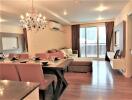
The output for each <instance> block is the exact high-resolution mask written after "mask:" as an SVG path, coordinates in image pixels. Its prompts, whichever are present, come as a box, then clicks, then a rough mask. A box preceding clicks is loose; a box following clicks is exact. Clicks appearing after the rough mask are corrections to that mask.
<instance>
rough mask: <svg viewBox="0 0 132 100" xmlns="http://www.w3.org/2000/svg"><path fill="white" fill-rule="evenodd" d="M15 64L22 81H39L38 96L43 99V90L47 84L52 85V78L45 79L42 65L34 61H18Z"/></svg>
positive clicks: (46, 87)
mask: <svg viewBox="0 0 132 100" xmlns="http://www.w3.org/2000/svg"><path fill="white" fill-rule="evenodd" d="M16 66H17V69H18V72H19V74H20V78H21V80H22V81H25V82H38V83H40V87H39V90H40V96H42V98H43V99H44V98H45V91H46V90H47V89H48V87H49V85H53V80H48V79H45V77H44V74H43V70H42V66H41V65H40V64H34V63H19V64H16Z"/></svg>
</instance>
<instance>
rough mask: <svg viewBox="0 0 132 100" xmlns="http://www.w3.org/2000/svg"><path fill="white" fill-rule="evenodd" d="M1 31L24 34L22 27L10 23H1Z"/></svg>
mask: <svg viewBox="0 0 132 100" xmlns="http://www.w3.org/2000/svg"><path fill="white" fill-rule="evenodd" d="M0 32H6V33H18V34H22V33H23V32H22V28H21V27H20V26H17V25H8V24H3V23H0Z"/></svg>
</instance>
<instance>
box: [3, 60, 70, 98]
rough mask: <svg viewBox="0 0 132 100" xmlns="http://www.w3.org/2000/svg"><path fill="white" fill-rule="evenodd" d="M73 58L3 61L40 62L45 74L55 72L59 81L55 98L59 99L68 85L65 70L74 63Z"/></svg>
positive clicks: (8, 61)
mask: <svg viewBox="0 0 132 100" xmlns="http://www.w3.org/2000/svg"><path fill="white" fill-rule="evenodd" d="M72 61H73V59H58V60H54V61H49V60H36V61H35V60H31V59H26V60H24V59H23V60H21V59H19V60H14V61H10V60H9V59H8V60H4V61H2V62H1V63H5V62H6V63H16V64H17V63H40V64H41V65H42V69H43V72H44V74H53V75H55V76H56V77H57V83H56V88H55V93H54V98H53V100H58V98H59V97H60V96H61V95H62V93H63V92H64V90H65V89H66V87H67V86H68V82H67V80H66V79H65V77H64V74H65V72H66V71H67V69H68V66H69V65H70V64H71V63H72ZM43 62H48V63H47V64H46V65H44V64H43Z"/></svg>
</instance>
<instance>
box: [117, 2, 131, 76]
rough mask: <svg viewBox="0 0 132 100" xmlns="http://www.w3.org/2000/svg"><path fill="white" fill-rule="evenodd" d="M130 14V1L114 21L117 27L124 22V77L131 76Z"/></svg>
mask: <svg viewBox="0 0 132 100" xmlns="http://www.w3.org/2000/svg"><path fill="white" fill-rule="evenodd" d="M130 13H132V1H130V2H129V3H128V4H127V5H126V6H125V7H124V9H123V10H122V12H121V13H120V14H119V15H118V16H117V17H116V19H115V26H116V25H118V24H119V23H120V22H122V21H123V20H125V21H126V27H127V29H126V56H125V58H123V59H124V60H123V61H124V62H123V65H124V66H125V70H126V72H125V73H124V75H125V76H126V77H131V76H132V55H131V54H130V50H131V49H132V30H131V28H132V24H131V23H130V20H131V21H132V18H130V17H128V15H129V14H130Z"/></svg>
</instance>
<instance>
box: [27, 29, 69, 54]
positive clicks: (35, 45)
mask: <svg viewBox="0 0 132 100" xmlns="http://www.w3.org/2000/svg"><path fill="white" fill-rule="evenodd" d="M28 46H29V53H30V54H35V53H38V52H45V51H47V50H49V49H59V48H62V47H65V46H66V34H65V33H64V32H60V31H56V30H51V29H49V27H46V28H45V29H44V30H40V31H38V32H36V31H28Z"/></svg>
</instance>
